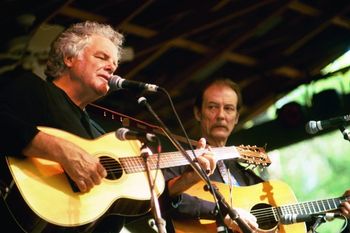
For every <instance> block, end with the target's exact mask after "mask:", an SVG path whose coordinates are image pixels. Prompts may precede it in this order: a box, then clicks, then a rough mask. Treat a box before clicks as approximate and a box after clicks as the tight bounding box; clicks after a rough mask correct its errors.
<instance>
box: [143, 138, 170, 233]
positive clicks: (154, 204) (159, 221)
mask: <svg viewBox="0 0 350 233" xmlns="http://www.w3.org/2000/svg"><path fill="white" fill-rule="evenodd" d="M149 156H150V154H149V150H148V149H147V147H146V143H145V142H144V143H143V145H142V147H141V157H142V158H143V160H144V162H145V168H146V173H147V178H148V184H149V188H150V192H151V209H152V213H153V216H154V218H155V222H156V225H157V229H158V233H166V228H165V220H164V219H163V218H162V216H161V213H160V207H159V202H158V197H157V195H156V193H155V191H154V182H153V179H152V176H151V169H150V167H149V163H148V158H149ZM151 227H153V226H151Z"/></svg>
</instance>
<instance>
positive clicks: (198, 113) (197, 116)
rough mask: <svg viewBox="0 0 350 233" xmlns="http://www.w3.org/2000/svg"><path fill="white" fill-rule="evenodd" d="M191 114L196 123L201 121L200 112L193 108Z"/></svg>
mask: <svg viewBox="0 0 350 233" xmlns="http://www.w3.org/2000/svg"><path fill="white" fill-rule="evenodd" d="M193 114H194V117H195V118H196V120H197V121H201V111H200V110H199V109H198V108H197V107H194V108H193Z"/></svg>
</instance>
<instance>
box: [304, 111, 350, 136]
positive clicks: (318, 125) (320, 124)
mask: <svg viewBox="0 0 350 233" xmlns="http://www.w3.org/2000/svg"><path fill="white" fill-rule="evenodd" d="M349 121H350V115H345V116H341V117H334V118H330V119H328V120H323V121H309V122H308V123H307V124H306V125H305V130H306V132H307V133H309V134H315V133H317V132H319V131H321V130H326V129H329V128H333V127H339V126H342V125H344V124H345V123H348V122H349Z"/></svg>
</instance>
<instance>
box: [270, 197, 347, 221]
mask: <svg viewBox="0 0 350 233" xmlns="http://www.w3.org/2000/svg"><path fill="white" fill-rule="evenodd" d="M348 200H350V196H345V197H337V198H329V199H324V200H317V201H309V202H302V203H298V204H293V205H285V206H280V207H275V208H274V212H275V213H277V215H278V216H283V215H286V214H305V215H311V214H319V213H325V212H327V211H333V210H338V209H339V208H340V205H341V204H342V203H343V202H346V201H348Z"/></svg>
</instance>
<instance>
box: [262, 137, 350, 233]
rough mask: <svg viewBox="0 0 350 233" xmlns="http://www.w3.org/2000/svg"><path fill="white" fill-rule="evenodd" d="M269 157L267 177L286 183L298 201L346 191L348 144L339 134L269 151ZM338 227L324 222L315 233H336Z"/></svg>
mask: <svg viewBox="0 0 350 233" xmlns="http://www.w3.org/2000/svg"><path fill="white" fill-rule="evenodd" d="M269 157H270V159H271V160H272V164H271V166H270V167H269V168H268V171H269V174H270V178H271V179H280V180H283V181H285V182H286V183H288V184H289V185H290V186H291V188H292V189H293V190H294V193H295V195H296V197H297V199H298V201H299V202H301V201H313V200H318V199H326V198H332V197H338V196H341V195H342V194H343V193H344V191H345V190H346V189H350V167H349V165H350V142H349V141H346V140H344V139H343V136H342V134H341V132H340V131H334V132H331V133H328V134H326V135H322V136H318V137H314V138H312V139H310V140H306V141H303V142H300V143H297V144H294V145H291V146H288V147H286V148H281V149H278V150H275V151H272V152H270V153H269ZM342 224H343V221H342V220H335V221H332V222H326V223H324V224H322V225H321V226H320V227H319V228H318V232H319V233H334V232H340V228H341V226H342Z"/></svg>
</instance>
